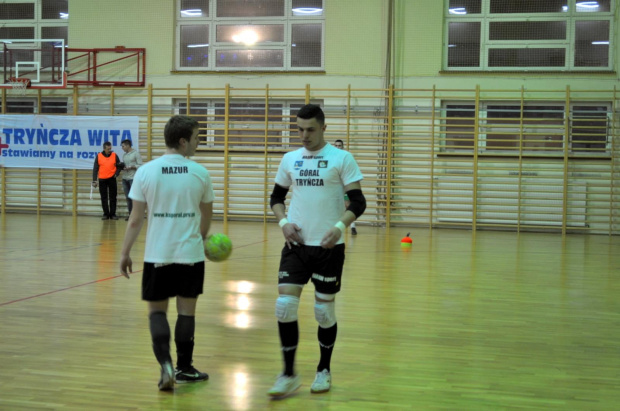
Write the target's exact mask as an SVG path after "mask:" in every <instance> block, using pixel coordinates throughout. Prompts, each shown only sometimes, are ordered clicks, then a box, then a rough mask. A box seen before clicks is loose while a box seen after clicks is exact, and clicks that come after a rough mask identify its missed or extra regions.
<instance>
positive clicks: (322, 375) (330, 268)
mask: <svg viewBox="0 0 620 411" xmlns="http://www.w3.org/2000/svg"><path fill="white" fill-rule="evenodd" d="M344 250H345V245H344V244H338V245H336V246H335V247H334V248H333V249H331V250H324V249H320V250H317V254H316V256H315V259H316V264H317V271H318V273H317V274H318V275H315V276H313V277H312V282H313V283H314V286H315V288H316V291H315V303H314V316H315V318H316V320H317V322H318V323H319V327H318V331H317V336H318V340H319V350H320V353H321V357H320V360H319V363H318V365H317V373H316V377H315V379H314V382H313V383H312V386H311V387H310V391H311V392H313V393H320V392H327V391H329V390H330V388H331V358H332V353H333V351H334V345H335V343H336V336H337V334H338V323H337V320H336V294H337V293H338V292H339V291H340V287H341V286H342V268H343V265H344V259H345V255H344Z"/></svg>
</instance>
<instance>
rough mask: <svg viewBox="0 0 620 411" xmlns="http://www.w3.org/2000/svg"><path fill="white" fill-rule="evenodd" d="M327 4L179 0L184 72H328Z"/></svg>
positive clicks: (179, 55) (315, 0) (179, 64)
mask: <svg viewBox="0 0 620 411" xmlns="http://www.w3.org/2000/svg"><path fill="white" fill-rule="evenodd" d="M323 2H324V0H260V1H258V0H252V1H247V0H177V10H176V12H177V18H176V21H177V27H176V49H177V52H176V68H177V70H181V71H196V70H199V71H323V70H324V64H323V44H324V31H325V30H324V22H325V13H324V9H323Z"/></svg>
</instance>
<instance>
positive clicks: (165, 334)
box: [142, 262, 174, 390]
mask: <svg viewBox="0 0 620 411" xmlns="http://www.w3.org/2000/svg"><path fill="white" fill-rule="evenodd" d="M162 268H163V267H157V268H156V267H155V264H153V263H148V262H144V270H143V273H142V299H143V300H145V301H147V304H148V310H149V330H150V332H151V341H152V342H153V353H154V354H155V358H156V359H157V362H158V363H159V364H160V366H161V378H160V380H159V383H158V387H159V389H160V390H171V389H173V388H174V368H173V367H172V358H171V357H170V325H169V323H168V318H167V311H168V297H169V295H168V289H169V279H168V278H167V277H166V276H165V275H164V274H165V272H164V273H162Z"/></svg>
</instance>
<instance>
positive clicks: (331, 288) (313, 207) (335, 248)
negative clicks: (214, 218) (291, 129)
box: [269, 104, 366, 397]
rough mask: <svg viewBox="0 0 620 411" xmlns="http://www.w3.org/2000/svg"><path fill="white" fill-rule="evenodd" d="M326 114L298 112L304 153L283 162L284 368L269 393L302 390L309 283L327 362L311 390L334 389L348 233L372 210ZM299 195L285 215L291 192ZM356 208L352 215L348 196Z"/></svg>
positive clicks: (274, 201)
mask: <svg viewBox="0 0 620 411" xmlns="http://www.w3.org/2000/svg"><path fill="white" fill-rule="evenodd" d="M326 127H327V126H326V124H325V115H324V114H323V110H321V108H320V107H319V106H316V105H312V104H308V105H305V106H303V107H302V108H301V109H300V110H299V112H298V113H297V128H298V131H299V137H300V139H301V143H302V145H303V147H302V148H300V149H298V150H295V151H292V152H289V153H286V154H285V155H284V157H283V158H282V161H281V162H280V166H279V168H278V172H277V175H276V179H275V186H274V189H273V193H272V194H271V201H270V206H271V209H272V210H273V213H274V214H275V216H276V218H277V220H278V222H279V225H280V227H281V228H282V234H283V235H284V240H285V245H284V248H283V249H282V256H281V259H280V268H279V274H278V277H279V280H278V292H279V296H278V298H277V300H276V318H277V319H278V330H279V334H280V342H281V348H282V355H283V360H284V370H283V372H282V374H281V375H280V376H278V379H277V380H276V382H275V384H274V386H273V387H272V388H271V389H270V390H269V395H271V396H274V397H278V396H283V395H287V394H290V393H291V392H293V391H295V390H296V389H297V388H298V387H299V386H300V385H301V379H300V377H299V375H297V374H296V373H295V368H294V365H295V353H296V350H297V344H298V341H299V326H298V322H297V310H298V307H299V299H300V297H301V292H302V290H303V287H304V285H305V284H307V283H308V281H310V280H311V281H312V282H313V283H314V287H315V293H314V294H315V304H314V314H315V318H316V320H317V322H318V323H319V327H318V340H319V349H320V360H319V363H318V366H317V373H316V376H315V379H314V382H313V383H312V386H311V388H310V391H311V392H313V393H320V392H326V391H329V390H330V388H331V365H330V363H331V356H332V351H333V349H334V343H335V342H336V334H337V331H338V324H337V322H336V312H335V299H336V293H338V292H339V291H340V287H341V285H342V268H343V265H344V258H345V254H344V250H345V245H344V240H343V235H342V234H343V233H344V232H345V231H346V227H347V226H348V225H349V224H351V223H352V222H353V221H355V219H356V218H357V217H359V216H360V215H362V213H363V212H364V210H365V209H366V200H365V198H364V195H363V193H362V190H361V186H360V181H361V180H362V178H363V176H362V173H361V172H360V169H359V167H358V166H357V163H356V162H355V159H354V158H353V156H352V155H351V154H350V153H349V152H347V151H345V150H338V149H336V148H335V147H333V146H332V145H331V144H327V143H326V142H325V138H324V136H323V133H324V132H325V129H326ZM291 188H292V189H293V196H292V199H291V202H290V206H289V209H288V215H286V214H285V205H284V201H285V198H286V195H287V193H288V191H289V189H291ZM345 193H347V194H348V195H349V199H350V201H351V204H350V205H349V207H347V208H346V209H345V206H344V194H345Z"/></svg>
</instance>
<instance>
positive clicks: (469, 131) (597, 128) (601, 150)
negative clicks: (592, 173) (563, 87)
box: [442, 101, 612, 157]
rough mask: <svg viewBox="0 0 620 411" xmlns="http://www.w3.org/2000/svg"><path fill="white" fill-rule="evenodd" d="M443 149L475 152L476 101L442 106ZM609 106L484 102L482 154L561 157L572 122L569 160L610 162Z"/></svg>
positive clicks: (480, 131) (480, 137)
mask: <svg viewBox="0 0 620 411" xmlns="http://www.w3.org/2000/svg"><path fill="white" fill-rule="evenodd" d="M442 110H443V113H442V119H443V133H442V150H443V151H444V152H452V153H473V148H474V144H475V132H476V110H475V105H474V103H473V102H471V103H466V102H456V103H445V104H444V105H443V109H442ZM611 118H612V106H611V104H609V103H594V102H587V103H585V102H584V103H579V102H575V103H572V104H571V105H570V107H569V109H568V110H566V109H565V105H564V104H563V103H553V102H547V103H542V102H528V103H526V104H525V105H524V106H523V108H521V106H520V104H518V103H516V104H515V103H514V102H500V101H493V102H481V103H480V109H479V112H478V150H479V151H478V152H479V153H484V154H491V155H493V154H496V155H508V156H511V155H534V156H535V155H541V156H563V155H564V144H565V138H564V135H565V133H566V122H567V123H568V139H569V141H568V152H569V155H577V156H591V157H609V156H610V151H611V136H610V133H609V131H610V124H611Z"/></svg>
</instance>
